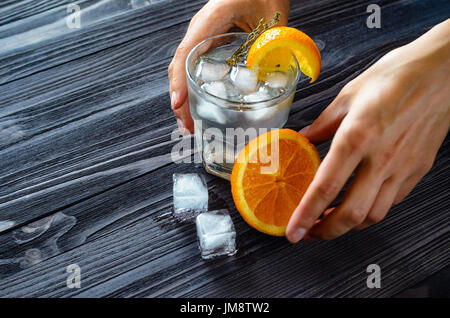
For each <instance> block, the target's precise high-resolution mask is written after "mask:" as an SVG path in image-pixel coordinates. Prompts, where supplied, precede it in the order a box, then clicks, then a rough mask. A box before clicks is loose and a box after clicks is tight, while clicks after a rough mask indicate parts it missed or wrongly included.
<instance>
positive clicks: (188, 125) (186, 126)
mask: <svg viewBox="0 0 450 318" xmlns="http://www.w3.org/2000/svg"><path fill="white" fill-rule="evenodd" d="M173 113H174V114H175V117H176V119H177V125H178V129H179V130H180V133H181V134H182V135H184V136H185V135H189V133H193V132H194V121H193V120H192V116H191V112H190V109H189V102H188V100H187V99H186V101H185V102H184V103H183V105H182V106H181V107H180V108H178V109H175V110H174V111H173Z"/></svg>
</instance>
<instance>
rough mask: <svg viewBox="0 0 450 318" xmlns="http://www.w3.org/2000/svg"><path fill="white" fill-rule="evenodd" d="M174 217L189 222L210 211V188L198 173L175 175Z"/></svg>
mask: <svg viewBox="0 0 450 318" xmlns="http://www.w3.org/2000/svg"><path fill="white" fill-rule="evenodd" d="M173 206H174V217H175V218H177V219H178V220H180V221H189V220H191V219H193V218H195V217H196V216H197V215H198V214H200V213H201V212H204V211H207V210H208V187H207V186H206V182H205V180H204V179H203V178H202V176H200V175H199V174H197V173H183V174H180V173H175V174H174V175H173Z"/></svg>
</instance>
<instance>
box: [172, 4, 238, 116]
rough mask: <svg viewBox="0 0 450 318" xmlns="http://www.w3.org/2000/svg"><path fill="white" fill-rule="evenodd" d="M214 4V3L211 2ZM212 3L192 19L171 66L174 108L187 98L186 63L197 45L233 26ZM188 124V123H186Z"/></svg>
mask: <svg viewBox="0 0 450 318" xmlns="http://www.w3.org/2000/svg"><path fill="white" fill-rule="evenodd" d="M211 4H212V3H211ZM215 9H216V8H215V7H213V6H212V5H209V4H207V5H205V6H204V7H203V8H202V9H201V10H200V11H199V12H198V13H197V14H196V15H195V16H194V18H193V19H192V20H191V22H190V24H189V27H188V30H187V32H186V35H185V36H184V38H183V40H182V41H181V43H180V45H179V46H178V48H177V50H176V52H175V56H174V58H173V59H172V62H171V63H170V66H169V85H170V88H169V91H170V98H171V107H172V109H174V110H175V109H178V108H180V107H181V106H182V105H183V104H184V102H185V101H186V100H187V82H186V71H185V63H186V59H187V56H188V55H189V53H190V51H191V50H192V49H193V48H194V46H195V45H197V44H198V43H200V42H201V41H203V40H205V39H207V38H208V37H211V36H213V35H217V34H221V33H224V32H226V31H227V30H228V29H229V28H230V27H231V26H232V24H231V21H230V17H228V15H225V16H227V18H223V17H219V16H218V11H220V10H215ZM184 124H185V125H188V123H186V122H185V123H184Z"/></svg>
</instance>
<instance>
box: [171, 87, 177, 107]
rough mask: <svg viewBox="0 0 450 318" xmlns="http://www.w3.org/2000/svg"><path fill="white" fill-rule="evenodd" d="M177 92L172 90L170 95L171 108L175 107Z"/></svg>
mask: <svg viewBox="0 0 450 318" xmlns="http://www.w3.org/2000/svg"><path fill="white" fill-rule="evenodd" d="M177 98H178V94H177V92H175V91H173V92H172V95H171V96H170V103H171V104H170V107H172V109H175V107H176V106H177V105H178V100H177Z"/></svg>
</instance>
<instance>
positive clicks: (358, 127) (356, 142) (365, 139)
mask: <svg viewBox="0 0 450 318" xmlns="http://www.w3.org/2000/svg"><path fill="white" fill-rule="evenodd" d="M372 136H373V135H372V134H371V133H370V132H369V129H367V126H366V125H364V124H362V123H360V122H357V123H354V124H353V125H352V127H351V128H349V129H348V131H347V133H346V138H345V141H346V142H345V145H346V146H347V148H348V149H347V151H349V152H361V151H364V150H365V149H366V148H367V147H368V146H369V145H370V144H371V142H372Z"/></svg>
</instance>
